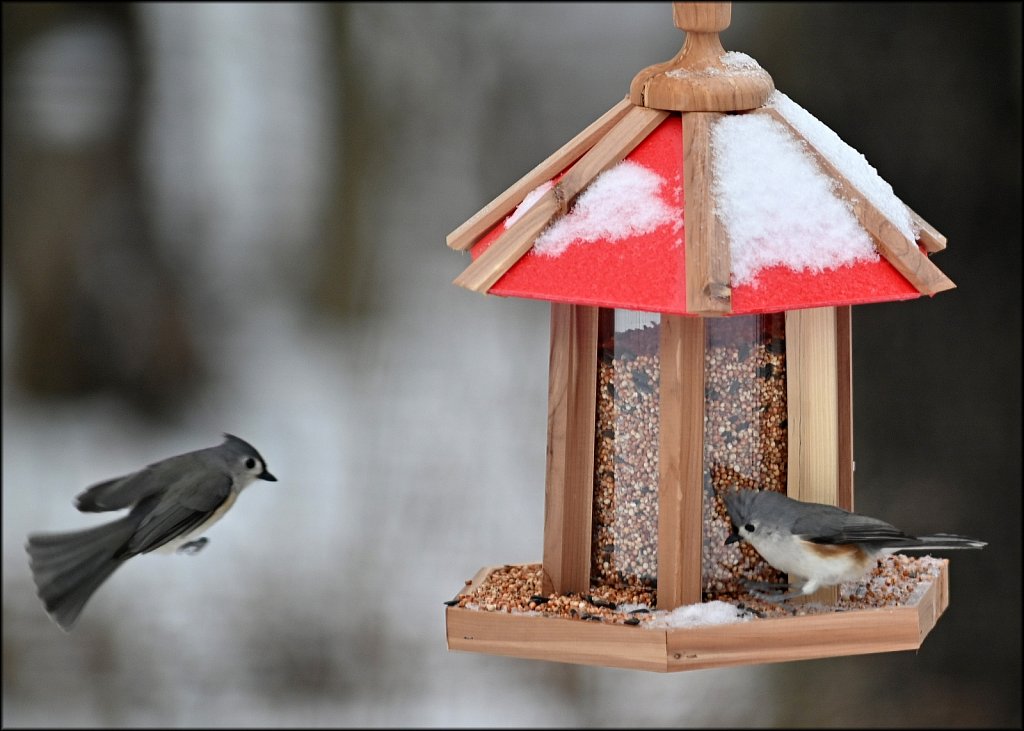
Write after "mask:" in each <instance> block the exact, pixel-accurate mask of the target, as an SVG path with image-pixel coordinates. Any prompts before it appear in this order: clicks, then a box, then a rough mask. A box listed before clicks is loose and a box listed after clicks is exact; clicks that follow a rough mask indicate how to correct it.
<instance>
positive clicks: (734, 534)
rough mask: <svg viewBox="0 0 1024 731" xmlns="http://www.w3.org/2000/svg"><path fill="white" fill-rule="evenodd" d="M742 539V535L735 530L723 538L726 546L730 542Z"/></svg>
mask: <svg viewBox="0 0 1024 731" xmlns="http://www.w3.org/2000/svg"><path fill="white" fill-rule="evenodd" d="M742 540H743V537H742V536H740V534H739V533H737V532H736V531H733V532H732V533H730V534H729V537H728V538H726V539H725V545H727V546H728V545H729V544H730V543H735V542H736V541H742Z"/></svg>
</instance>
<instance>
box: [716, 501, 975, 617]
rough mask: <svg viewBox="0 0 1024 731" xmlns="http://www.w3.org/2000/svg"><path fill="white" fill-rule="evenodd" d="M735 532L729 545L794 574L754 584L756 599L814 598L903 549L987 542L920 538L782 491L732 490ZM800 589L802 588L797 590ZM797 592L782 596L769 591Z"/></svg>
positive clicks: (731, 514)
mask: <svg viewBox="0 0 1024 731" xmlns="http://www.w3.org/2000/svg"><path fill="white" fill-rule="evenodd" d="M722 497H723V498H724V500H725V505H726V507H727V508H728V510H729V517H730V518H731V520H732V527H733V531H732V533H731V534H730V535H729V537H728V538H726V539H725V542H726V544H730V543H735V542H736V541H739V540H745V541H747V542H748V543H749V544H750V545H751V546H753V547H754V549H755V550H756V551H757V552H758V553H759V554H761V557H762V558H763V559H764V560H765V561H767V562H768V563H769V564H771V565H772V566H773V567H774V568H776V569H778V570H779V571H784V572H786V573H787V574H789V580H790V583H789V584H763V583H762V584H758V583H756V582H750V583H749V588H750V590H751V593H752V594H754V596H757V597H759V598H761V599H767V600H769V601H783V600H785V599H791V598H793V597H796V596H803V595H806V594H812V593H814V592H815V591H817V590H818V589H819V588H821V587H823V586H833V585H835V584H839V583H842V582H844V581H855V580H857V579H859V578H861V577H862V576H864V574H866V573H867V572H868V570H869V569H870V568H871V567H872V566H873V565H874V562H875V560H876V559H877V558H878V557H879V556H883V555H886V554H890V553H895V552H896V551H904V550H929V549H945V548H982V547H983V546H985V545H987V544H986V543H984V542H982V541H976V540H974V539H973V538H965V537H964V536H954V535H949V534H946V533H938V534H936V535H931V536H922V537H920V538H915V537H914V536H910V535H907V534H906V533H904V532H903V531H901V530H899V529H897V528H894V527H893V526H891V525H889V524H888V523H886V522H885V521H882V520H879V519H878V518H869V517H868V516H866V515H858V514H857V513H851V512H849V511H847V510H843V509H842V508H837V507H834V506H832V505H822V504H820V503H805V502H801V501H799V500H793V499H792V498H789V497H786V496H785V495H782V494H781V493H777V492H771V491H767V490H764V491H759V490H735V489H734V490H729V491H726V492H725V493H724V494H723V496H722ZM798 585H799V586H798ZM794 586H798V588H795V589H793V590H792V591H790V592H787V593H784V594H781V595H771V594H766V593H765V592H764V591H763V590H764V589H773V590H774V589H780V590H781V589H788V588H791V587H794Z"/></svg>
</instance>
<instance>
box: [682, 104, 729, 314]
mask: <svg viewBox="0 0 1024 731" xmlns="http://www.w3.org/2000/svg"><path fill="white" fill-rule="evenodd" d="M721 116H722V115H721V114H716V113H704V112H693V113H689V114H684V115H683V196H684V199H685V202H684V208H683V215H684V216H685V219H686V226H685V229H684V231H685V242H686V244H685V252H686V254H685V256H686V309H687V311H688V312H691V313H694V314H708V315H716V314H717V315H720V314H724V313H728V312H731V311H732V290H731V288H730V286H729V279H730V256H729V241H728V239H727V238H726V234H725V230H724V228H723V227H722V226H721V225H720V224H719V222H718V216H717V215H716V214H715V200H714V196H713V195H712V193H711V188H712V183H713V180H712V175H713V173H712V169H713V168H712V164H711V127H712V125H714V124H715V123H716V122H717V121H718V119H719V118H720V117H721Z"/></svg>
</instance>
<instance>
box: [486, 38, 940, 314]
mask: <svg viewBox="0 0 1024 731" xmlns="http://www.w3.org/2000/svg"><path fill="white" fill-rule="evenodd" d="M730 62H731V63H733V64H736V65H743V64H745V63H747V62H746V60H745V59H744V58H742V57H741V56H737V57H736V58H733V59H730ZM767 108H769V109H771V111H772V114H765V113H758V112H757V110H755V111H754V112H751V113H741V114H724V115H721V116H720V117H718V119H717V121H716V122H715V123H714V124H713V125H712V129H711V136H710V140H709V142H708V144H709V145H710V148H711V150H710V151H711V155H710V167H711V168H712V169H711V171H710V172H711V176H712V189H711V205H713V206H715V208H716V211H715V213H716V215H717V217H718V219H719V221H720V222H721V225H722V229H723V230H724V231H725V234H726V237H725V238H726V239H728V241H729V256H730V258H731V262H730V266H731V282H730V284H731V289H732V292H731V310H730V311H729V313H728V314H732V315H740V314H753V313H758V312H778V311H782V310H789V309H802V308H807V307H823V306H837V305H853V304H864V303H868V302H885V301H893V300H904V299H912V298H915V297H919V296H920V294H921V292H920V291H919V290H918V288H917V287H916V286H915V284H914V283H913V282H911V281H910V280H908V279H907V278H906V276H905V275H904V274H901V273H900V271H899V270H897V269H896V267H895V266H894V265H893V264H892V263H891V260H887V258H885V257H882V256H879V254H878V249H877V245H878V243H879V242H878V241H876V240H875V239H874V238H873V237H872V234H871V233H869V232H868V231H866V230H865V228H864V226H863V225H861V223H860V221H859V220H858V216H859V215H860V213H859V211H860V207H861V204H862V202H861V201H850V200H847V199H846V198H845V197H844V196H843V195H840V193H841V192H843V193H845V194H846V195H849V193H848V191H850V190H854V191H859V194H860V195H861V196H863V197H864V198H866V199H868V200H867V202H868V203H870V204H871V205H873V206H874V207H875V208H876V209H877V210H878V211H879V212H880V213H881V214H882V215H883V216H885V218H886V219H887V220H889V221H891V223H892V225H893V227H894V228H896V229H897V230H900V231H901V232H903V233H904V234H905V235H907V236H908V238H909V239H910V240H911V241H915V240H916V238H917V231H915V230H914V226H913V224H912V222H911V221H912V219H911V213H910V211H909V209H907V207H906V206H905V205H904V204H903V203H902V202H901V201H900V200H899V199H898V198H897V197H896V196H895V195H894V194H893V191H892V187H891V186H890V185H889V184H888V183H886V182H885V181H884V180H882V178H881V177H880V176H879V175H878V173H877V171H876V170H875V169H874V168H873V167H871V165H869V164H868V163H867V161H866V160H865V159H864V156H863V155H861V154H860V153H859V152H857V151H856V150H854V149H853V148H852V147H850V146H849V145H847V144H846V143H844V142H843V141H842V140H840V139H839V137H838V136H837V135H836V134H835V133H834V132H832V131H831V130H830V129H828V128H827V127H826V126H825V125H824V124H822V123H821V122H820V121H818V120H817V119H815V118H814V117H813V116H812V115H810V114H809V113H808V112H806V111H805V110H803V109H802V108H801V107H800V106H799V105H797V104H796V103H795V102H793V101H792V100H791V99H789V97H787V96H786V95H785V94H782V93H781V92H775V93H773V95H772V97H771V99H770V101H769V104H768V105H767ZM776 115H777V116H776ZM685 118H686V115H679V114H672V115H670V116H669V117H668V118H666V119H665V121H664V122H662V123H661V125H660V126H658V127H657V128H655V130H654V131H652V132H651V133H650V134H649V135H648V136H647V137H646V138H645V139H643V140H642V141H641V142H640V143H639V144H638V145H637V146H636V147H635V149H633V150H632V152H630V153H628V154H627V155H626V157H625V159H624V160H623V161H622V162H620V163H618V164H616V165H613V166H611V167H610V168H608V169H607V170H606V171H604V173H602V174H601V175H599V176H597V177H596V178H595V179H594V181H593V182H592V183H591V184H590V185H589V186H588V187H587V188H585V189H584V190H583V192H582V193H581V194H580V195H579V196H578V197H577V198H576V199H575V201H574V202H573V204H572V205H571V206H570V208H569V211H568V212H567V213H566V215H564V216H561V217H559V218H557V219H556V220H554V222H553V223H552V224H551V225H550V226H548V227H547V228H546V229H545V230H543V231H542V232H541V233H540V234H539V235H538V236H537V238H536V240H535V241H534V242H533V246H532V248H531V249H530V250H529V251H528V252H527V253H526V254H525V255H523V256H522V257H521V258H519V259H518V261H516V262H515V263H514V264H512V265H511V267H510V268H508V269H507V270H506V271H505V272H504V274H502V275H501V277H500V278H499V279H498V280H497V281H496V282H495V283H494V284H493V285H492V286H491V287H490V288H489V289H488V291H489V292H490V293H492V294H496V295H502V296H512V297H528V298H536V299H545V300H549V301H554V302H571V303H575V304H583V305H596V306H602V307H614V308H622V309H630V310H642V311H650V312H663V313H678V314H696V313H692V312H690V310H689V309H688V307H687V304H686V276H685V270H686V262H685V260H686V243H685V238H686V237H685V211H684V207H685V206H684V203H685V198H684V195H683V191H682V189H681V188H682V181H683V179H684V170H683V165H684V159H685V158H686V157H688V156H687V155H686V154H685V153H686V151H685V150H683V149H682V144H681V143H682V140H681V138H682V136H683V134H682V129H681V125H682V124H685ZM783 120H784V121H783ZM790 127H791V128H790ZM794 131H795V132H794ZM797 134H799V135H802V136H803V138H805V139H801V138H799V137H798V136H797ZM810 145H813V146H814V148H816V149H817V151H818V152H817V155H820V158H816V157H815V153H814V152H813V150H811V149H810V147H809V146H810ZM821 158H823V159H824V160H826V161H827V162H828V163H829V164H830V165H831V166H833V167H834V168H835V170H836V171H837V172H838V174H839V175H841V176H843V177H845V178H846V180H847V181H849V182H848V183H847V184H846V187H845V188H843V187H842V186H841V185H839V184H837V183H836V181H835V180H834V179H833V178H832V177H831V176H830V174H829V173H828V172H826V171H825V170H823V169H822V168H821V166H820V165H819V164H818V162H819V159H821ZM570 167H571V165H570ZM567 169H568V168H567ZM563 172H564V171H563ZM560 177H561V176H560V175H555V176H554V177H553V178H552V179H551V180H549V181H546V182H544V183H543V184H542V185H540V186H538V187H536V188H535V189H534V190H533V191H532V192H531V193H530V194H529V195H528V196H527V197H526V199H525V200H524V201H523V202H522V203H521V204H520V206H519V207H518V208H517V209H516V210H515V211H513V212H512V213H511V215H510V216H509V217H507V218H506V219H505V222H504V225H502V223H497V224H496V225H494V226H493V227H492V228H491V229H490V231H488V232H487V233H486V234H485V235H483V236H482V237H481V238H480V239H479V240H478V242H477V243H476V245H474V246H473V248H472V255H473V258H474V260H475V259H477V258H478V257H479V256H481V255H482V254H483V252H484V251H486V250H487V249H488V248H489V247H490V245H491V244H492V243H494V242H495V241H497V240H498V238H499V237H500V236H501V235H502V234H503V233H504V232H505V231H506V229H507V227H508V226H509V225H511V223H512V222H514V221H515V220H517V219H518V217H519V216H521V215H522V214H523V213H524V212H525V211H526V210H528V209H529V207H530V206H531V205H533V202H534V201H536V200H537V199H538V198H539V197H540V196H542V195H543V194H544V193H545V192H547V191H549V190H550V189H551V188H552V187H553V186H554V185H555V184H557V182H558V180H559V179H560ZM855 210H857V211H858V213H856V214H855V212H854V211H855Z"/></svg>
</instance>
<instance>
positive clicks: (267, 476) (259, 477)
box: [256, 470, 277, 482]
mask: <svg viewBox="0 0 1024 731" xmlns="http://www.w3.org/2000/svg"><path fill="white" fill-rule="evenodd" d="M256 479H257V480H266V481H267V482H277V478H276V477H274V476H273V475H272V474H270V473H269V472H267V471H266V470H263V471H262V472H261V473H259V474H258V475H256Z"/></svg>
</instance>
